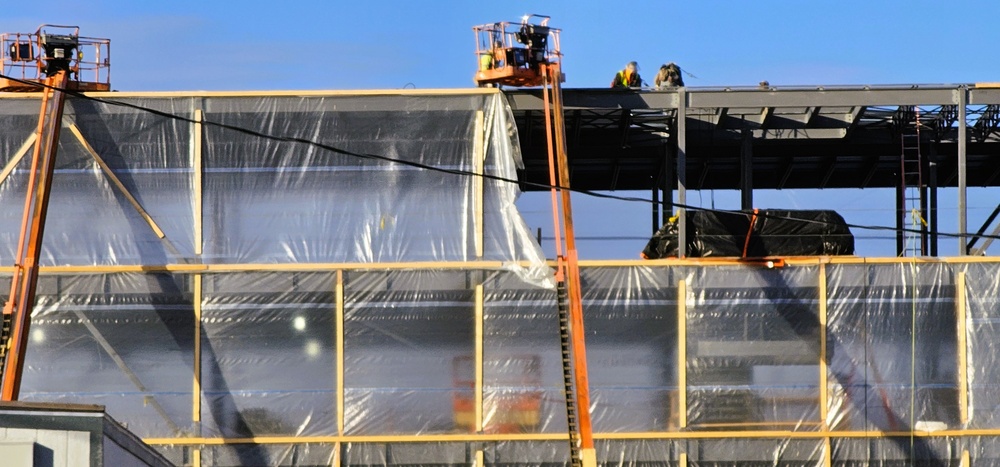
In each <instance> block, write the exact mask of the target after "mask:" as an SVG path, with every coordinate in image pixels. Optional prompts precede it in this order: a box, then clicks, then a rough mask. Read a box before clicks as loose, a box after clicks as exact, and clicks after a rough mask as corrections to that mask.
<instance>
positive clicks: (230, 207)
mask: <svg viewBox="0 0 1000 467" xmlns="http://www.w3.org/2000/svg"><path fill="white" fill-rule="evenodd" d="M114 99H116V100H121V101H125V102H128V103H129V104H134V105H138V106H142V107H149V108H153V109H155V110H158V111H161V112H167V113H171V114H175V115H178V116H180V117H183V118H192V117H193V116H194V115H195V111H196V109H202V110H204V114H203V115H204V119H205V121H207V122H215V123H220V124H224V125H232V126H237V127H240V128H244V129H246V130H249V131H254V132H260V133H265V134H269V135H274V136H278V137H281V138H293V139H300V140H309V141H315V142H317V143H321V144H325V145H329V146H333V147H336V148H339V149H342V150H344V151H346V152H350V153H354V155H348V154H344V153H339V152H336V151H330V150H326V149H320V148H318V147H316V146H312V145H308V144H303V143H297V142H289V141H287V140H285V141H278V140H275V139H268V138H264V137H261V136H256V135H250V134H246V133H243V132H239V131H236V130H232V129H226V128H221V127H218V126H213V125H209V124H205V125H203V126H202V132H203V151H202V153H201V164H202V175H203V182H202V184H201V186H198V187H196V186H195V181H196V174H195V170H196V165H195V161H196V158H197V157H196V152H197V151H196V149H197V148H194V147H193V141H194V136H195V132H196V126H195V125H194V124H193V123H189V122H184V121H180V120H174V119H170V118H167V117H163V116H158V115H154V114H151V113H148V112H145V111H142V110H138V109H131V108H123V107H119V106H114V105H109V104H106V103H99V102H94V101H90V100H85V99H78V98H70V99H69V100H68V101H67V105H66V114H65V117H64V125H70V124H73V125H76V127H78V128H79V131H80V133H81V134H82V136H83V139H84V140H85V141H86V142H87V143H88V144H89V145H90V146H91V147H92V148H93V150H94V151H95V152H96V153H97V155H98V156H99V157H100V158H101V159H102V160H103V161H105V162H106V163H107V165H108V166H109V167H110V169H111V170H112V171H113V173H114V174H115V176H116V177H117V179H119V180H120V182H121V184H122V185H123V186H124V188H125V190H127V191H128V192H129V194H131V195H132V196H133V197H134V198H135V200H136V201H137V202H138V203H139V204H140V205H141V206H142V207H143V208H144V209H145V211H146V212H148V214H149V216H150V217H151V218H152V220H153V221H154V222H155V223H156V224H157V225H158V227H159V228H161V229H162V230H163V232H164V234H165V237H164V238H159V237H158V236H157V234H156V233H155V232H154V230H153V228H152V227H151V226H150V225H149V224H148V223H147V222H146V220H145V219H143V217H142V216H141V215H140V213H139V212H138V211H137V210H136V209H135V208H134V207H133V206H132V205H131V204H130V203H129V202H128V200H127V198H126V196H125V194H124V193H123V191H122V190H121V189H119V188H118V187H117V185H116V184H115V183H114V182H113V181H112V179H111V178H110V177H109V176H108V175H107V174H105V173H103V172H102V171H101V169H100V168H99V166H98V164H97V162H96V160H95V158H94V156H93V155H92V154H91V153H90V152H89V151H88V150H87V149H86V148H85V146H84V144H83V142H81V141H80V140H78V139H77V138H76V137H75V136H74V134H73V133H72V132H71V131H69V130H68V129H66V130H65V131H63V132H62V134H61V139H60V145H59V153H58V166H57V169H56V175H55V177H54V179H53V188H52V198H51V204H50V208H49V216H48V221H47V224H46V226H47V228H46V236H45V242H44V244H43V252H42V264H45V265H121V264H142V265H162V264H175V263H190V262H195V263H324V262H366V263H371V262H399V261H468V260H475V259H479V257H478V255H477V250H478V249H480V248H481V249H482V251H483V255H482V259H487V260H499V261H506V262H511V264H513V263H512V262H514V261H528V262H531V263H533V264H535V266H536V267H535V269H536V270H535V271H534V273H535V276H534V277H535V280H542V279H541V276H539V274H541V270H542V268H541V264H542V261H543V260H544V257H543V254H542V252H541V249H540V248H539V247H538V246H537V244H536V243H535V242H534V240H533V238H532V235H531V233H530V232H529V231H528V229H527V226H526V225H525V224H524V222H523V220H522V219H521V218H520V215H519V214H518V213H517V210H516V208H515V206H514V202H515V200H516V198H517V196H518V194H519V190H518V187H517V185H516V184H512V183H506V182H499V181H485V182H482V183H481V184H482V191H483V198H482V203H483V205H484V208H485V212H484V215H483V228H482V237H483V239H482V240H480V238H479V235H478V232H477V227H476V212H477V205H476V204H477V203H476V202H475V199H476V197H477V196H478V195H477V192H478V191H479V190H480V188H479V185H480V182H478V181H477V179H475V178H474V177H471V176H467V175H456V174H451V173H441V172H436V171H431V170H426V169H422V168H417V167H412V166H408V165H404V164H400V163H394V162H388V161H385V160H379V159H377V158H373V157H367V155H374V156H378V157H388V158H392V159H398V160H402V161H407V162H412V163H416V164H423V165H427V166H433V167H436V168H439V169H444V170H452V171H468V172H473V171H476V170H479V169H477V166H479V165H482V171H483V172H484V173H486V174H489V175H495V176H500V177H505V178H510V179H516V178H517V175H516V169H517V167H518V166H519V165H520V164H521V158H520V153H519V147H518V145H517V144H516V129H514V128H513V126H512V125H513V124H512V122H513V119H512V117H511V114H510V109H509V107H508V106H507V104H506V101H505V100H504V99H503V97H502V95H500V94H499V93H495V94H483V93H473V94H468V95H436V96H430V95H428V96H420V95H412V96H401V95H375V96H372V95H367V96H326V97H206V98H194V97H170V98H164V97H148V98H142V97H123V98H114ZM38 103H39V100H38V99H37V98H5V99H2V100H0V125H2V126H3V128H4V132H3V133H0V163H3V164H7V163H9V162H10V161H11V160H12V158H13V157H14V155H15V153H16V152H17V151H18V149H19V148H21V146H22V145H23V144H24V143H25V141H27V139H28V138H29V136H30V135H31V134H32V131H33V130H34V128H35V125H36V123H35V122H37V115H38V111H37V107H38ZM478 115H482V118H481V119H478ZM480 122H481V125H480V124H479V123H480ZM477 131H478V132H479V133H477ZM358 154H360V155H361V156H358ZM477 156H478V157H483V158H484V160H482V161H477V160H476V157H477ZM29 162H30V155H28V156H27V157H24V158H23V159H22V160H21V162H20V163H19V164H18V165H16V170H14V171H13V172H12V173H11V175H10V176H9V177H8V179H7V180H5V181H3V182H2V183H0V261H2V260H3V258H12V257H13V253H14V252H13V250H12V248H13V245H15V244H16V241H15V240H16V238H17V235H18V226H19V224H20V219H21V207H22V206H23V201H22V200H23V197H24V189H25V184H26V182H27V172H28V171H27V167H28V164H29ZM198 190H202V196H201V199H202V203H203V204H202V207H203V209H204V212H203V214H202V217H201V218H200V219H195V213H196V211H195V203H196V202H198V198H197V197H196V192H197V191H198ZM196 223H200V224H201V226H202V228H203V232H204V238H203V239H202V245H201V246H202V249H203V253H202V254H201V255H195V253H194V252H195V245H194V242H195V241H197V239H195V237H194V235H195V233H194V232H195V225H196ZM480 243H482V244H481V245H480ZM4 249H6V251H5V250H4ZM6 261H10V260H9V259H7V260H6ZM511 267H514V266H513V265H512V266H511ZM522 272H525V273H530V272H531V271H530V270H524V271H522Z"/></svg>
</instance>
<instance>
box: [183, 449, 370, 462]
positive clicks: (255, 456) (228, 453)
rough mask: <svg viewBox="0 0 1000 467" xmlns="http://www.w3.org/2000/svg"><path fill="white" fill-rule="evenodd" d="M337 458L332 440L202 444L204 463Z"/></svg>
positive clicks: (329, 460)
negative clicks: (324, 441)
mask: <svg viewBox="0 0 1000 467" xmlns="http://www.w3.org/2000/svg"><path fill="white" fill-rule="evenodd" d="M335 458H336V445H334V444H329V443H301V444H231V445H224V446H204V447H202V448H201V465H207V466H214V467H246V466H260V467H265V466H275V467H305V466H323V465H333V462H334V460H335ZM184 465H192V463H187V464H184ZM369 465H371V464H369ZM375 465H377V464H375Z"/></svg>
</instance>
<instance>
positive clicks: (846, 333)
mask: <svg viewBox="0 0 1000 467" xmlns="http://www.w3.org/2000/svg"><path fill="white" fill-rule="evenodd" d="M827 268H828V269H827V278H828V291H829V301H828V314H829V324H828V333H827V357H828V362H829V371H830V377H829V379H830V382H831V387H833V388H834V390H833V391H832V393H831V397H830V412H829V413H830V415H829V417H830V418H829V419H828V422H829V425H830V426H831V428H833V429H838V430H881V431H900V430H908V429H910V428H911V427H916V426H917V424H921V425H923V426H932V427H938V428H937V429H941V428H940V427H947V428H951V429H957V428H961V426H960V425H959V421H958V392H957V390H958V372H957V367H958V355H957V347H956V346H957V332H958V331H957V329H958V328H957V323H956V312H955V302H954V296H955V289H954V271H953V270H952V268H951V267H949V266H948V265H945V264H881V265H830V266H828V267H827ZM970 295H971V294H970Z"/></svg>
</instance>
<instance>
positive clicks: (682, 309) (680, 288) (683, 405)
mask: <svg viewBox="0 0 1000 467" xmlns="http://www.w3.org/2000/svg"><path fill="white" fill-rule="evenodd" d="M677 425H678V426H679V427H680V428H681V429H684V428H686V427H687V283H686V282H685V281H684V279H681V280H680V281H678V282H677Z"/></svg>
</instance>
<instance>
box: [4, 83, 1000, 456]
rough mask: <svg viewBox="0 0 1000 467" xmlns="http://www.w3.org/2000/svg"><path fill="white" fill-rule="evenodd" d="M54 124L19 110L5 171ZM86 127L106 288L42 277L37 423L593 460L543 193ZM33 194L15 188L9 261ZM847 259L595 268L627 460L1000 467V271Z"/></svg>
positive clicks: (603, 408)
mask: <svg viewBox="0 0 1000 467" xmlns="http://www.w3.org/2000/svg"><path fill="white" fill-rule="evenodd" d="M122 99H124V100H129V101H130V102H132V103H136V104H139V105H144V106H150V107H155V108H157V109H160V110H163V111H167V112H172V113H176V114H180V115H184V116H189V117H192V116H195V115H198V112H196V110H198V109H201V110H203V111H204V112H203V116H204V118H205V119H206V120H208V121H215V122H222V123H225V124H229V125H238V126H241V127H246V128H249V129H252V130H253V131H259V132H265V133H271V134H276V135H281V136H288V137H294V138H305V139H309V140H315V141H320V142H323V143H324V144H329V145H333V146H337V147H342V148H345V149H348V150H350V151H355V152H359V153H371V154H378V155H386V156H389V157H395V158H400V159H405V160H409V161H413V162H418V163H421V164H427V165H432V166H436V167H440V168H446V169H457V170H473V171H475V170H478V167H479V162H478V158H477V154H484V156H483V157H484V158H485V160H484V161H483V165H482V167H483V169H482V170H483V171H484V172H486V173H491V174H497V175H501V176H504V177H512V178H513V177H514V176H515V175H516V168H517V164H518V159H519V157H518V154H517V144H516V142H517V141H516V135H515V134H513V133H512V127H511V126H510V125H511V119H510V117H509V109H508V108H507V106H506V105H505V104H504V100H503V98H502V96H501V95H500V94H495V93H470V94H469V95H461V94H449V95H437V96H420V95H391V96H390V95H380V96H325V97H321V96H316V97H197V98H195V97H169V98H168V97H148V98H135V97H125V98H122ZM37 102H38V101H37V99H30V98H24V97H17V98H4V99H0V124H2V125H4V128H5V131H4V132H3V133H0V151H2V153H0V157H3V158H5V159H4V162H5V163H6V162H9V161H10V159H11V158H12V157H14V156H15V155H16V153H17V152H18V151H19V149H21V147H22V146H24V142H25V140H26V139H27V138H29V135H30V133H31V131H32V128H33V126H34V121H35V119H36V118H37V109H36V108H35V106H36V104H37ZM480 111H481V112H482V113H481V114H480V113H479V112H480ZM480 115H481V116H482V117H481V118H480ZM65 124H66V126H67V127H66V128H65V129H64V131H63V135H62V144H61V152H60V159H59V160H60V165H59V167H58V171H59V172H58V173H57V177H56V187H55V192H54V194H53V201H52V203H53V204H52V206H53V211H52V214H50V218H49V219H50V221H49V224H48V228H49V230H48V231H47V236H46V240H45V251H44V259H43V261H44V263H45V264H46V265H48V266H52V265H72V266H78V267H74V268H73V269H62V271H63V272H62V273H56V272H54V271H53V270H52V269H49V270H48V271H47V272H43V275H42V278H41V282H40V284H39V304H38V306H37V308H36V310H35V313H34V315H33V321H32V331H31V335H30V339H31V342H30V346H29V351H28V354H27V362H26V369H25V375H24V382H23V387H22V398H23V399H25V400H32V401H57V402H59V401H61V402H81V403H99V404H104V405H106V406H107V410H108V412H109V413H110V414H111V415H112V416H113V417H115V418H116V419H118V420H121V421H123V422H125V423H126V424H127V425H128V427H129V429H131V430H132V431H134V432H136V433H137V434H138V435H140V436H142V437H145V438H153V439H154V442H155V444H156V445H158V446H162V449H163V451H164V453H166V454H167V455H169V456H170V458H171V459H172V460H174V461H175V462H177V463H179V464H184V465H191V464H194V463H195V459H196V458H197V459H200V461H201V465H206V466H211V465H289V466H297V465H330V464H333V463H337V462H339V463H340V465H357V466H362V465H364V466H372V465H386V466H388V465H469V464H471V463H472V462H473V461H474V460H475V459H476V457H477V454H478V452H479V451H482V456H483V459H484V462H485V463H486V464H487V465H497V466H500V465H509V466H515V465H517V466H521V465H524V466H530V465H567V456H568V455H569V445H568V442H567V441H566V439H565V437H566V434H565V431H566V429H567V425H566V423H567V422H566V415H565V406H564V404H565V394H564V389H563V386H562V375H561V372H562V367H561V364H562V362H561V355H560V349H559V334H558V321H557V313H556V302H555V298H556V297H555V291H554V289H553V288H552V287H551V284H550V281H548V280H545V279H546V278H547V276H549V275H550V274H551V271H550V269H548V267H547V266H546V265H545V264H544V263H542V256H541V252H540V249H539V248H538V246H537V245H536V244H535V243H534V240H533V239H532V238H531V235H530V232H527V229H526V228H525V225H524V223H523V221H522V220H521V218H520V216H519V214H518V213H517V211H516V209H515V208H514V204H513V203H514V200H515V198H516V196H517V195H518V191H517V187H516V185H511V184H506V183H500V182H495V181H485V182H484V183H482V185H481V193H482V197H481V198H479V196H480V195H479V193H480V185H479V182H478V181H477V180H476V179H473V178H468V177H463V176H456V175H447V176H446V175H445V174H441V173H436V172H428V171H425V170H417V169H415V168H412V167H408V166H403V165H400V164H394V163H386V162H384V161H377V160H373V159H370V158H356V157H353V156H347V155H343V154H337V153H333V152H329V151H326V150H321V149H318V148H316V147H311V146H309V145H306V144H302V143H290V142H287V141H285V142H278V141H275V140H272V139H267V138H261V137H258V136H251V135H249V134H246V133H241V132H237V131H234V130H227V129H223V128H218V127H212V126H210V125H205V126H204V127H203V128H202V129H201V133H198V128H197V127H196V126H195V125H194V124H191V123H188V122H179V121H176V120H171V119H167V118H164V117H159V116H153V115H150V114H148V113H145V112H141V111H139V110H135V109H123V108H120V107H115V106H111V105H107V104H99V103H93V102H89V101H82V100H79V99H71V101H70V104H69V106H68V108H67V116H66V121H65ZM74 128H76V129H78V131H79V133H80V135H82V140H81V138H78V137H77V136H76V134H75V132H74V131H73V129H74ZM199 134H200V135H201V136H202V137H203V148H202V149H203V150H202V151H200V152H199V151H197V150H196V149H198V148H197V147H196V146H195V145H193V144H192V142H193V141H195V140H196V139H197V138H196V136H197V135H199ZM84 141H86V144H84ZM88 147H91V148H93V150H94V154H97V156H98V157H95V155H94V154H91V152H90V151H89V150H88V149H87V148H88ZM98 158H100V160H102V161H104V162H106V164H107V165H108V166H109V167H110V168H111V171H112V172H113V173H114V174H115V177H113V178H112V177H110V176H109V175H108V174H107V173H106V172H104V171H103V170H102V169H101V168H100V165H99V164H98V162H97V161H98ZM199 161H200V163H201V165H202V167H203V169H202V171H201V174H202V176H203V178H202V183H201V184H198V183H197V182H196V180H197V177H196V175H197V170H196V169H197V166H198V162H199ZM23 162H24V161H22V163H23ZM18 167H20V166H18ZM24 175H25V171H24V170H23V168H18V169H16V170H14V171H13V172H12V173H11V175H10V177H9V178H7V179H6V180H3V181H0V220H2V221H3V222H0V245H7V246H0V264H7V265H9V264H10V261H11V260H10V258H11V257H12V252H11V251H10V248H11V247H10V245H11V244H12V243H13V242H12V240H11V239H12V238H13V236H14V235H16V233H17V224H18V222H19V220H20V212H19V209H20V206H21V205H22V201H21V200H22V199H21V196H23V193H22V191H23V184H24ZM115 180H117V182H116V181H115ZM118 182H120V183H121V186H122V187H124V189H123V188H121V187H119V184H118ZM125 191H128V192H129V193H131V195H132V196H134V198H135V200H136V201H137V202H138V203H139V204H140V205H141V206H142V207H143V208H144V210H145V211H146V212H148V213H149V216H150V218H151V219H153V220H154V221H155V223H156V224H157V225H158V227H159V228H161V229H162V230H163V232H164V233H165V237H166V239H165V240H164V239H161V238H158V236H157V235H156V234H154V233H153V229H152V228H151V226H150V225H149V223H148V222H147V220H146V219H144V218H143V217H142V216H141V215H140V214H139V212H138V211H137V210H136V209H135V207H134V206H133V205H132V203H131V202H129V201H128V199H127V198H126V197H125V195H124V192H125ZM199 193H200V195H199ZM199 199H200V200H202V202H203V204H202V205H201V207H203V209H204V211H203V212H204V214H203V216H202V217H201V218H197V217H196V212H198V210H197V209H196V207H198V205H196V203H197V202H198V200H199ZM480 199H481V201H482V204H483V209H482V214H481V218H482V223H480V222H479V221H478V220H477V219H479V218H480V209H479V208H478V204H479V203H478V200H480ZM199 225H200V226H201V227H202V230H201V231H202V232H203V234H204V237H203V239H202V241H201V242H200V243H199V242H198V241H197V236H196V235H197V234H196V232H198V231H199V230H198V229H197V228H196V227H198V226H199ZM480 231H481V232H480ZM480 238H481V239H482V240H480ZM199 246H200V247H201V249H202V251H203V253H202V255H200V256H199V255H197V254H195V252H196V251H197V250H198V247H199ZM4 248H7V250H4ZM480 250H481V251H482V255H480V254H479V251H480ZM480 258H482V259H486V260H493V261H500V262H502V266H496V265H490V264H483V263H480V264H469V263H464V262H466V261H472V260H477V259H480ZM830 261H832V262H831V263H830V264H821V261H819V260H800V261H799V262H797V263H794V264H793V263H791V262H790V264H789V265H788V266H786V267H784V268H774V269H768V268H763V267H759V266H756V265H752V264H729V265H713V264H702V265H694V264H688V265H671V264H667V263H658V262H644V263H640V262H623V263H621V264H620V265H617V266H616V265H610V264H609V263H601V264H602V265H600V266H584V267H583V268H582V272H581V274H582V280H583V301H584V303H583V305H584V315H585V326H586V339H587V351H588V360H587V362H588V367H589V376H590V389H591V407H590V410H591V413H592V415H593V420H592V421H593V427H594V431H595V433H596V435H595V438H596V450H597V457H598V461H599V464H600V465H603V466H638V465H677V463H679V462H680V460H681V459H682V458H686V459H687V461H688V463H689V464H690V465H824V464H825V462H826V461H827V460H829V461H830V462H831V463H832V464H833V465H859V466H860V465H879V464H882V465H888V464H906V463H908V462H909V463H914V464H917V463H922V464H924V465H957V464H958V463H959V462H960V459H961V457H962V455H963V453H964V452H965V451H968V453H969V458H970V460H971V464H972V465H995V464H997V463H998V462H1000V460H998V459H1000V396H997V393H998V392H1000V371H998V370H997V368H1000V361H998V360H997V357H996V354H997V351H996V345H997V344H996V342H998V341H1000V326H998V323H1000V301H998V299H997V298H996V297H997V295H998V293H1000V263H997V262H982V261H972V262H968V263H958V262H954V263H951V262H931V261H927V262H922V261H917V262H892V261H890V260H884V261H878V262H871V263H868V262H865V261H864V260H862V259H857V258H854V259H850V258H836V259H832V260H830ZM515 262H521V263H518V264H515ZM197 263H205V264H208V265H209V266H210V268H206V269H204V270H197V269H191V268H193V267H198V266H197ZM400 263H405V264H400ZM120 265H142V266H143V268H144V270H145V271H147V272H120V271H119V272H115V271H114V270H113V269H112V268H109V267H107V266H120ZM163 265H173V266H172V268H171V271H174V272H169V273H168V272H156V271H161V270H163V268H162V267H161V266H163ZM185 268H187V269H185ZM294 269H297V270H294ZM137 270H138V269H137ZM824 278H825V283H823V281H824ZM681 282H683V284H684V289H685V291H686V292H685V294H684V295H683V296H679V292H678V291H679V290H680V288H679V287H680V284H681ZM7 283H8V282H7V281H4V280H3V278H2V277H0V289H2V288H3V287H6V285H5V284H7ZM962 283H964V285H965V288H964V293H962V291H961V290H960V289H958V286H959V285H960V284H962ZM199 284H200V287H196V285H199ZM340 290H342V292H343V293H342V295H341V294H340V293H339V291H340ZM0 292H3V290H0ZM957 298H959V299H957ZM340 300H342V301H340ZM961 303H965V304H966V306H965V308H964V309H963V308H960V307H959V305H960V304H961ZM679 309H683V310H684V314H683V315H682V316H678V310H679ZM963 317H964V318H963ZM341 318H342V319H343V325H342V326H340V324H339V323H340V320H341ZM480 324H481V326H482V327H481V333H480V331H479V329H480V328H479V325H480ZM824 326H825V328H824ZM824 329H825V331H826V332H825V334H824V332H823V331H824ZM340 336H343V340H340V339H341V338H340ZM824 339H825V341H826V346H825V347H824V346H823V345H822V342H823V340H824ZM341 346H342V349H343V351H342V352H341V351H340V350H339V349H340V348H341ZM478 348H481V349H482V352H481V353H480V352H478V351H477V349H478ZM480 355H481V357H480ZM682 355H683V356H686V357H685V358H684V359H682V358H681V357H682ZM824 357H825V360H823V358H824ZM479 365H481V368H482V373H481V375H482V378H481V380H479V379H478V378H477V367H478V366H479ZM824 368H825V373H824ZM341 375H342V376H343V378H342V379H341ZM824 382H825V384H826V385H825V386H824ZM341 387H342V388H343V391H342V392H341V391H340V388H341ZM480 387H481V388H482V394H481V396H482V397H481V400H482V406H481V407H478V406H477V402H478V400H479V398H477V395H478V394H477V392H476V391H477V390H478V388H480ZM963 391H964V392H963ZM824 394H825V396H826V399H825V400H824V399H823V396H824ZM341 402H342V403H343V410H340V403H341ZM682 407H686V410H685V411H683V412H682ZM479 415H481V421H482V426H481V427H480V426H477V425H478V422H479V420H478V416H479ZM341 426H343V430H342V431H341V430H340V427H341ZM971 429H975V430H976V431H966V430H971ZM994 430H995V431H994ZM911 433H915V434H914V435H913V436H910V434H911ZM995 436H996V437H995ZM217 443H222V444H221V445H220V444H217ZM174 444H176V445H174ZM827 446H829V449H828V448H827Z"/></svg>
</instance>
